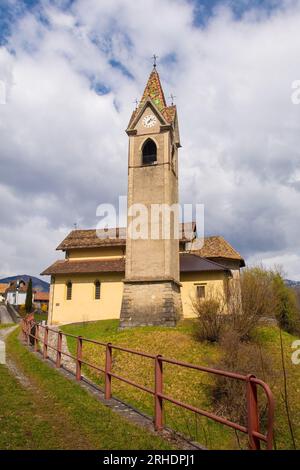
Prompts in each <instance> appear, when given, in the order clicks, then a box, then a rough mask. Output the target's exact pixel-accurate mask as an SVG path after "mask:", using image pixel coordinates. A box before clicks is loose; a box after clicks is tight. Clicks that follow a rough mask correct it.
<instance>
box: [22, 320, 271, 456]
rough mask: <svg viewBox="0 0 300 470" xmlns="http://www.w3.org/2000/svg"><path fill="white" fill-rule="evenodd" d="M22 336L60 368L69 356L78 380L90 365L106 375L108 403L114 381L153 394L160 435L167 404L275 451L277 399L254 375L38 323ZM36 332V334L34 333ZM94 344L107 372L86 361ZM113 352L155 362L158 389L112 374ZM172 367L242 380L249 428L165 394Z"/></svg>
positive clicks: (26, 324)
mask: <svg viewBox="0 0 300 470" xmlns="http://www.w3.org/2000/svg"><path fill="white" fill-rule="evenodd" d="M21 328H22V335H23V339H24V341H26V342H27V343H28V344H30V341H32V343H33V346H34V351H36V352H38V351H39V343H40V342H41V343H42V349H41V353H42V355H43V358H44V359H47V358H48V348H50V349H52V350H54V351H56V361H55V365H56V367H57V368H60V367H61V365H62V356H67V357H69V358H71V359H73V360H74V361H75V364H76V380H78V381H80V380H81V379H82V373H81V369H82V365H86V366H88V367H90V368H92V369H94V370H96V371H97V372H101V373H102V374H104V379H105V389H104V394H105V399H106V400H109V399H110V398H111V397H112V378H115V379H117V380H120V381H122V382H125V383H126V384H128V385H131V386H133V387H135V388H138V389H140V390H142V391H144V392H146V393H149V394H150V395H152V396H153V397H154V425H155V429H156V430H157V431H160V430H162V429H163V427H164V420H163V405H164V401H167V402H170V403H173V404H174V405H176V406H178V407H181V408H184V409H186V410H189V411H192V412H194V413H196V414H198V415H202V416H205V417H207V418H209V419H211V420H213V421H215V422H217V423H220V424H223V425H225V426H227V427H230V428H232V429H234V430H235V431H240V432H242V433H244V434H247V435H248V442H249V448H250V449H251V450H260V448H261V442H264V443H265V444H266V449H268V450H271V449H272V448H273V427H274V398H273V394H272V392H271V389H270V387H269V385H268V384H266V383H265V382H263V381H262V380H260V379H258V378H256V377H255V376H254V375H252V374H249V375H242V374H238V373H235V372H228V371H224V370H218V369H212V368H209V367H202V366H198V365H194V364H190V363H187V362H182V361H176V360H174V359H168V358H165V357H163V356H161V355H153V354H148V353H145V352H141V351H136V350H133V349H129V348H125V347H121V346H117V345H114V344H111V343H103V342H100V341H96V340H92V339H88V338H83V337H82V336H75V335H72V334H69V333H64V332H63V331H57V330H54V329H51V328H49V327H48V326H44V325H41V324H39V323H36V322H34V321H32V320H31V321H26V320H22V322H21ZM40 328H42V329H44V336H43V340H41V338H40V334H39V333H40ZM33 331H34V333H33ZM49 332H52V333H55V334H57V344H56V347H54V346H50V345H49V341H48V339H49ZM63 336H65V337H69V338H73V339H76V341H77V347H76V356H73V355H72V354H69V353H67V352H64V351H63V350H62V338H63ZM84 342H86V343H92V344H95V345H98V346H102V347H104V348H105V365H104V368H101V367H98V366H96V365H95V364H91V363H89V362H87V361H84V360H83V354H82V351H83V343H84ZM113 350H118V351H123V352H126V353H129V354H132V355H136V356H140V357H144V358H147V359H150V360H153V361H154V384H155V386H154V389H151V388H149V387H145V386H144V385H141V384H138V383H136V382H133V381H132V380H130V379H128V378H126V377H122V376H120V375H117V374H115V373H114V372H113V370H112V363H113ZM164 363H165V364H172V365H175V366H178V367H184V368H188V369H192V370H196V371H200V372H207V373H209V374H213V375H218V376H223V377H227V378H231V379H233V380H239V381H242V382H244V383H245V384H246V400H247V426H242V425H240V424H238V423H234V422H233V421H230V420H228V419H227V418H224V417H222V416H218V415H216V414H215V413H211V412H208V411H205V410H202V409H200V408H197V407H195V406H192V405H189V404H187V403H184V402H181V401H179V400H176V399H175V398H173V397H171V396H169V395H166V394H164V392H163V382H164V380H163V379H164V374H163V364H164ZM258 386H260V387H261V388H262V390H263V391H264V393H265V395H266V398H267V405H268V406H267V408H268V410H267V425H266V428H267V431H266V434H262V433H261V432H260V417H259V406H258V397H257V387H258Z"/></svg>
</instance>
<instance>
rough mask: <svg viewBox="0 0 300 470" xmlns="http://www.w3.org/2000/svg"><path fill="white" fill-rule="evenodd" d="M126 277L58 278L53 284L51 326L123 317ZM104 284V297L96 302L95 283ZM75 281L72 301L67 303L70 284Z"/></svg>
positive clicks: (65, 276) (78, 275) (89, 275)
mask: <svg viewBox="0 0 300 470" xmlns="http://www.w3.org/2000/svg"><path fill="white" fill-rule="evenodd" d="M123 278H124V274H122V273H111V274H101V275H99V274H94V275H92V274H73V275H56V276H55V283H54V284H52V298H51V303H50V307H49V320H48V321H49V324H59V323H77V322H84V321H95V320H105V319H112V318H119V316H120V310H121V301H122V293H123V282H122V279H123ZM96 279H98V280H99V281H100V282H101V295H100V299H99V300H95V285H94V282H95V280H96ZM68 281H72V299H71V300H66V293H67V286H66V284H67V282H68Z"/></svg>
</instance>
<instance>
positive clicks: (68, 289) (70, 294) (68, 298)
mask: <svg viewBox="0 0 300 470" xmlns="http://www.w3.org/2000/svg"><path fill="white" fill-rule="evenodd" d="M67 300H72V282H71V281H69V282H68V283H67Z"/></svg>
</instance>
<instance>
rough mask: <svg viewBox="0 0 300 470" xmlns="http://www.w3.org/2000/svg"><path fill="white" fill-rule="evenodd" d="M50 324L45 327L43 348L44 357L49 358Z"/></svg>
mask: <svg viewBox="0 0 300 470" xmlns="http://www.w3.org/2000/svg"><path fill="white" fill-rule="evenodd" d="M48 333H49V332H48V326H46V327H45V331H44V349H43V358H44V359H47V358H48Z"/></svg>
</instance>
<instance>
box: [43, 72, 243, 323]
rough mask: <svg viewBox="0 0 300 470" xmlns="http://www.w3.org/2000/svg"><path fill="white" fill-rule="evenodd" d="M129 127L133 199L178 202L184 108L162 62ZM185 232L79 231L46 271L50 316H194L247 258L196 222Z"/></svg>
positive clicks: (144, 319) (150, 319) (172, 319)
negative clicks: (170, 90)
mask: <svg viewBox="0 0 300 470" xmlns="http://www.w3.org/2000/svg"><path fill="white" fill-rule="evenodd" d="M126 132H127V134H128V137H129V158H128V206H130V205H132V204H135V203H140V204H143V205H144V206H146V207H147V208H150V207H151V204H168V205H169V206H172V205H173V204H175V205H176V204H177V203H178V150H179V148H180V147H181V144H180V137H179V127H178V119H177V110H176V106H174V105H172V106H167V104H166V101H165V97H164V93H163V90H162V87H161V83H160V79H159V75H158V73H157V70H156V67H154V69H153V71H152V72H151V74H150V77H149V80H148V82H147V85H146V88H145V91H144V93H143V96H142V99H141V101H140V103H139V106H138V107H137V109H136V110H134V112H133V114H132V116H131V119H130V121H129V125H128V128H127V130H126ZM127 226H128V227H129V226H130V214H129V213H128V223H127ZM179 232H180V236H179V239H178V237H177V238H176V237H175V236H174V237H173V238H172V237H171V238H170V239H164V238H163V237H162V238H160V239H151V238H148V239H134V238H133V237H131V236H130V234H129V233H127V230H126V229H125V228H118V229H117V230H111V229H103V230H102V232H101V231H100V233H99V231H97V232H96V230H94V229H93V230H73V231H72V232H71V233H70V234H69V235H68V236H67V237H66V238H65V239H64V240H63V241H62V242H61V243H60V245H59V246H58V247H57V250H61V251H63V252H64V253H65V259H64V260H59V261H56V262H55V263H54V264H52V265H51V266H49V267H48V268H47V269H45V270H44V271H43V272H42V273H41V274H42V275H49V276H51V287H50V300H49V314H48V323H49V324H61V323H73V322H84V321H95V320H104V319H113V318H115V319H120V326H121V327H123V328H125V327H131V326H137V325H166V326H174V325H176V322H177V321H178V320H179V319H180V318H182V317H184V318H190V317H193V316H195V312H194V311H193V308H192V299H193V298H200V299H202V298H205V296H206V295H207V294H208V292H210V291H214V292H217V293H219V294H221V295H225V293H226V292H227V288H228V283H229V282H230V281H231V280H232V279H234V278H238V277H239V272H240V268H241V267H243V266H245V262H244V260H243V258H242V257H241V255H240V254H239V253H238V252H237V251H236V250H235V249H234V248H233V247H232V246H231V245H230V244H229V243H228V242H227V241H226V240H224V238H222V237H221V236H212V237H206V238H205V239H204V243H203V244H202V245H201V244H199V239H198V237H197V227H196V224H195V223H189V224H181V225H180V230H179ZM187 234H188V235H187Z"/></svg>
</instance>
